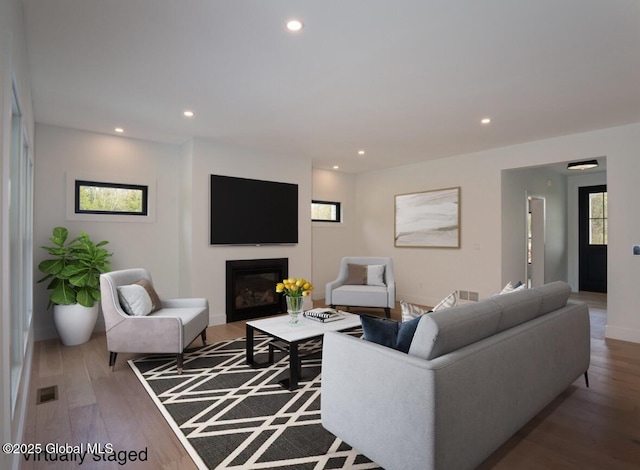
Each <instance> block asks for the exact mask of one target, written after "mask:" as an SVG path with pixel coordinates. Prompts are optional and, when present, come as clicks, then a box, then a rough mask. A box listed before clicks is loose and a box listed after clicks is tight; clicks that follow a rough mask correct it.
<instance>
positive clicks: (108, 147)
mask: <svg viewBox="0 0 640 470" xmlns="http://www.w3.org/2000/svg"><path fill="white" fill-rule="evenodd" d="M36 147H37V154H38V162H37V165H36V170H35V171H36V178H35V198H34V200H35V207H34V240H35V245H36V247H39V246H41V245H48V244H49V241H48V239H49V237H50V236H51V230H52V229H53V227H56V226H59V225H61V226H65V227H67V228H68V229H69V231H70V236H75V235H77V234H79V232H80V230H83V231H85V232H87V233H88V234H89V236H90V237H91V238H92V239H93V240H95V241H99V240H107V241H109V244H108V245H106V247H105V248H107V249H108V250H109V251H111V252H113V257H112V258H111V269H112V270H117V269H123V268H131V267H145V268H147V269H149V271H150V272H151V275H152V276H153V280H154V284H155V287H156V289H157V291H158V293H159V294H160V295H161V296H163V297H167V298H169V297H175V296H177V295H178V293H179V284H178V281H179V276H178V267H179V263H178V260H179V251H178V247H179V239H180V230H179V229H180V227H181V226H180V224H179V223H178V221H179V213H180V212H179V208H180V206H179V205H180V178H179V176H178V175H180V170H181V167H180V149H179V147H178V146H174V145H168V144H158V143H153V142H146V141H142V140H135V139H128V138H125V137H119V136H110V135H104V134H96V133H93V132H84V131H79V130H73V129H65V128H61V127H55V126H49V125H44V124H38V125H37V127H36ZM69 174H72V175H76V176H79V177H86V178H87V179H89V180H92V178H93V179H95V180H98V181H105V182H110V183H112V182H115V183H117V182H120V181H125V182H128V183H131V182H136V181H138V182H139V184H145V183H147V182H148V183H150V184H151V185H153V186H155V188H153V189H154V191H153V192H154V193H155V197H152V198H150V199H151V200H150V201H149V205H150V209H151V210H152V211H153V212H154V213H155V217H150V218H140V217H137V216H129V217H127V216H117V218H113V217H112V216H108V215H104V216H100V219H101V220H100V221H93V220H91V221H77V220H69V219H68V217H67V207H68V206H69V205H71V204H73V200H72V198H71V200H68V197H67V175H69ZM70 184H73V181H70ZM151 206H153V207H152V208H151ZM125 219H126V220H128V221H127V222H122V221H121V220H125ZM148 219H151V221H147V220H148ZM45 257H46V253H45V252H44V250H40V249H37V248H36V250H35V252H34V261H35V266H36V267H37V265H38V263H39V262H40V261H42V260H43V259H44V258H45ZM40 274H41V273H40V272H39V271H37V268H36V277H37V278H38V279H39V278H40V277H41V275H40ZM47 303H48V291H46V289H45V285H44V284H37V285H36V288H35V296H34V317H35V331H36V339H44V338H55V337H57V334H56V331H55V327H54V325H53V320H52V313H51V310H47ZM100 322H101V323H99V325H98V327H97V329H104V326H103V325H104V321H103V320H102V316H100Z"/></svg>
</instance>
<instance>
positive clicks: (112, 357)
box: [109, 351, 118, 372]
mask: <svg viewBox="0 0 640 470" xmlns="http://www.w3.org/2000/svg"><path fill="white" fill-rule="evenodd" d="M117 356H118V353H117V352H112V351H109V369H111V372H113V369H115V367H116V357H117Z"/></svg>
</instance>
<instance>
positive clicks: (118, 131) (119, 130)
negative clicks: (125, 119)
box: [114, 127, 124, 134]
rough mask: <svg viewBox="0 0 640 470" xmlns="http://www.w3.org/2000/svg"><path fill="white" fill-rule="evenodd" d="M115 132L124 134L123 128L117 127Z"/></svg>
mask: <svg viewBox="0 0 640 470" xmlns="http://www.w3.org/2000/svg"><path fill="white" fill-rule="evenodd" d="M114 131H116V132H117V133H118V134H122V133H123V132H124V129H123V128H122V127H116V128H115V129H114Z"/></svg>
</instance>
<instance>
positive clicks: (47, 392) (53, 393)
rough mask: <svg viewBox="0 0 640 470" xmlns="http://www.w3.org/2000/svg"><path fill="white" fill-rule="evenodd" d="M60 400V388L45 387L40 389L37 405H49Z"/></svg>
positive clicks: (55, 386)
mask: <svg viewBox="0 0 640 470" xmlns="http://www.w3.org/2000/svg"><path fill="white" fill-rule="evenodd" d="M57 399H58V386H57V385H52V386H51V387H43V388H39V389H38V399H37V401H36V404H37V405H39V404H41V403H48V402H50V401H55V400H57Z"/></svg>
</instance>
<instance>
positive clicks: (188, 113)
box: [182, 110, 193, 117]
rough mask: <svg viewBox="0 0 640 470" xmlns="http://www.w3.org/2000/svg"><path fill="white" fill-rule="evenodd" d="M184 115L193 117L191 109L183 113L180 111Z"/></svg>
mask: <svg viewBox="0 0 640 470" xmlns="http://www.w3.org/2000/svg"><path fill="white" fill-rule="evenodd" d="M182 114H183V115H184V116H185V117H193V111H189V110H187V111H185V112H184V113H182Z"/></svg>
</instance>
